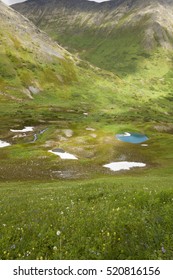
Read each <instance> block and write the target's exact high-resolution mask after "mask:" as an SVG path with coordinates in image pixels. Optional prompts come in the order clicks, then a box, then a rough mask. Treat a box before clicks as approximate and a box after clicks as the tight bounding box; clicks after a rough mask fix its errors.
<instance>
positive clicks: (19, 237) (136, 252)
mask: <svg viewBox="0 0 173 280" xmlns="http://www.w3.org/2000/svg"><path fill="white" fill-rule="evenodd" d="M172 186H173V177H172V176H171V175H170V176H169V177H164V176H163V177H158V176H152V175H151V176H146V177H130V176H129V177H128V180H127V178H125V177H123V176H122V177H119V176H118V177H116V178H105V179H97V180H92V181H74V182H72V181H71V182H68V183H67V182H64V181H62V182H58V181H57V182H52V183H48V182H47V183H46V182H45V183H40V182H34V181H33V182H32V181H31V182H27V183H25V184H24V183H22V182H15V183H9V182H6V183H1V186H0V200H1V218H0V219H1V239H0V248H1V249H0V258H1V259H172V257H173V251H172V244H173V235H172V231H173V228H172V215H173V209H172V202H173V190H172ZM14 209H15V211H14ZM58 231H60V235H57V232H58Z"/></svg>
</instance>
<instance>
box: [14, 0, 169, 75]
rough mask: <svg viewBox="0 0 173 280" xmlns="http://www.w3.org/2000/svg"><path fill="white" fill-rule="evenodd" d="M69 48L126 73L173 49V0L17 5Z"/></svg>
mask: <svg viewBox="0 0 173 280" xmlns="http://www.w3.org/2000/svg"><path fill="white" fill-rule="evenodd" d="M13 7H14V8H15V9H17V10H18V11H20V12H21V13H22V14H24V15H26V16H27V17H28V18H30V19H31V20H32V21H33V22H34V23H35V24H36V25H37V26H39V27H40V28H41V29H43V30H45V31H46V32H47V33H48V34H50V35H51V36H52V37H53V38H54V39H56V40H58V41H59V42H61V43H62V44H63V45H64V46H66V47H67V48H69V49H70V50H71V51H74V52H77V53H79V54H80V56H81V57H83V58H85V59H87V60H89V61H91V62H92V63H94V64H96V65H98V66H99V67H104V68H105V69H107V70H113V71H115V72H119V74H121V75H123V76H124V75H125V74H126V73H127V74H130V73H133V72H135V71H138V65H139V63H140V62H141V61H143V60H144V58H146V57H148V56H149V55H150V54H151V53H153V51H154V52H156V51H158V50H159V49H160V48H161V49H162V50H163V52H165V51H170V50H172V49H173V44H172V42H173V1H172V0H166V1H162V0H147V1H141V0H120V1H118V0H112V1H109V2H103V3H96V2H90V1H87V0H76V1H75V0H74V1H71V0H65V1H62V0H51V1H44V0H28V1H27V2H25V3H22V4H17V5H14V6H13Z"/></svg>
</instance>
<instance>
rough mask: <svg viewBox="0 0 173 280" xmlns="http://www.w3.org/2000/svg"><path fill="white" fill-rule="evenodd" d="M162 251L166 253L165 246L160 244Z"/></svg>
mask: <svg viewBox="0 0 173 280" xmlns="http://www.w3.org/2000/svg"><path fill="white" fill-rule="evenodd" d="M162 253H163V254H165V253H166V250H165V248H164V247H163V246H162Z"/></svg>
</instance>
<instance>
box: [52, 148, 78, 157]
mask: <svg viewBox="0 0 173 280" xmlns="http://www.w3.org/2000/svg"><path fill="white" fill-rule="evenodd" d="M48 152H50V153H52V154H55V155H57V156H59V157H60V158H61V159H78V158H77V157H75V156H74V155H72V154H69V153H66V152H65V153H60V152H54V151H52V150H49V151H48Z"/></svg>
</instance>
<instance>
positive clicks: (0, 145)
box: [0, 140, 11, 148]
mask: <svg viewBox="0 0 173 280" xmlns="http://www.w3.org/2000/svg"><path fill="white" fill-rule="evenodd" d="M8 146H11V144H10V143H8V142H5V141H1V140H0V148H4V147H8Z"/></svg>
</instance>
